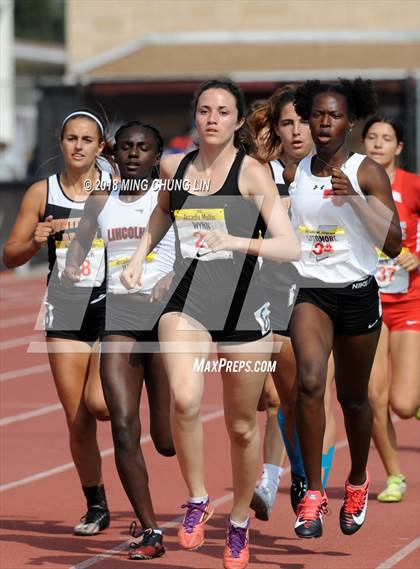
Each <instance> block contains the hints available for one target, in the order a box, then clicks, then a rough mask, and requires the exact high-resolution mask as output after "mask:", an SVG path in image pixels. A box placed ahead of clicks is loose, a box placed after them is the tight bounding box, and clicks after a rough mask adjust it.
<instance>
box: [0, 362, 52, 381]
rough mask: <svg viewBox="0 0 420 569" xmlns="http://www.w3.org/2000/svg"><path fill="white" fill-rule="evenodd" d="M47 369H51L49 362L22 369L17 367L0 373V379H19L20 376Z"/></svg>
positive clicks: (42, 371)
mask: <svg viewBox="0 0 420 569" xmlns="http://www.w3.org/2000/svg"><path fill="white" fill-rule="evenodd" d="M46 371H50V366H49V364H40V365H38V366H31V367H23V368H21V369H15V370H13V371H5V372H3V373H0V381H8V380H9V379H17V378H19V377H25V376H27V375H36V374H38V373H45V372H46Z"/></svg>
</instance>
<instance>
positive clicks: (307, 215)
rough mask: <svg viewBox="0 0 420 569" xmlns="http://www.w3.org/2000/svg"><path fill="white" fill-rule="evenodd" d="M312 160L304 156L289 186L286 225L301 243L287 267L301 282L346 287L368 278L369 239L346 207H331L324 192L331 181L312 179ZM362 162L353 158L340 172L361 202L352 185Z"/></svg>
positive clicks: (371, 263)
mask: <svg viewBox="0 0 420 569" xmlns="http://www.w3.org/2000/svg"><path fill="white" fill-rule="evenodd" d="M312 158H313V156H307V157H306V158H304V159H303V160H302V161H301V162H300V163H299V165H298V167H297V170H296V175H295V179H294V181H293V183H292V184H291V185H290V187H289V193H290V197H291V214H292V225H293V227H294V228H295V231H296V233H297V235H298V237H299V239H300V243H301V259H300V260H299V261H295V262H294V263H293V264H294V265H295V267H296V268H297V270H298V271H299V273H300V274H301V275H302V276H303V277H308V278H316V279H319V280H321V281H323V282H325V283H330V284H332V285H334V284H343V283H352V282H355V281H358V280H360V279H363V278H364V277H366V276H367V275H372V274H374V273H375V270H376V264H377V255H376V252H375V247H374V242H373V239H372V237H371V236H370V234H369V233H368V231H367V230H366V229H365V227H364V225H363V223H362V221H361V219H360V218H359V216H358V215H357V214H356V213H355V211H354V210H353V208H352V206H351V205H350V203H343V204H342V205H334V204H333V203H332V200H331V196H330V195H329V192H328V190H330V191H331V188H332V186H331V176H327V177H320V176H314V175H313V174H312V172H311V163H312ZM364 159H365V156H364V155H363V154H357V153H356V154H353V155H352V156H350V158H348V159H347V161H346V162H345V163H344V164H343V165H342V166H341V170H342V171H343V172H344V173H345V174H346V176H347V177H348V178H349V180H350V182H351V185H352V186H353V188H354V190H355V191H356V192H357V194H358V195H359V196H360V197H362V198H363V199H364V200H366V197H365V196H364V195H363V192H362V190H361V189H360V186H359V182H358V180H357V172H358V169H359V166H360V164H361V163H362V162H363V160H364ZM350 199H352V198H350ZM353 199H356V197H355V198H353Z"/></svg>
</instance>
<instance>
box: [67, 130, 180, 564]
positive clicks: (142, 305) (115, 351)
mask: <svg viewBox="0 0 420 569" xmlns="http://www.w3.org/2000/svg"><path fill="white" fill-rule="evenodd" d="M162 150H163V139H162V137H161V135H160V133H159V131H158V130H157V129H155V128H154V127H153V126H150V125H144V124H142V123H140V122H138V121H133V122H129V123H126V124H124V125H123V126H121V127H120V128H119V130H118V131H117V132H116V134H115V148H114V156H115V161H116V163H117V166H118V168H119V171H120V174H121V180H120V181H115V180H114V183H113V185H112V186H111V187H109V186H108V187H104V188H102V189H101V190H99V191H98V192H95V193H94V194H93V195H92V196H91V198H90V200H89V201H88V203H87V205H86V209H85V212H84V215H83V218H82V220H81V222H80V226H79V231H78V232H77V234H76V237H75V239H74V240H73V243H72V246H71V248H70V251H69V254H68V256H67V265H66V270H65V272H64V279H65V280H66V281H67V282H69V283H72V282H77V280H78V279H79V278H80V271H79V269H78V267H79V266H80V264H81V263H82V261H83V259H84V255H85V252H86V251H87V250H88V248H89V247H90V243H91V240H92V235H93V234H94V233H95V232H96V230H97V229H98V227H99V229H100V231H101V234H102V236H103V238H104V241H105V245H106V255H107V298H106V302H107V304H106V323H105V332H104V334H102V338H101V379H102V384H103V388H104V394H105V398H106V401H107V404H108V408H109V412H110V415H111V424H112V436H113V440H114V447H115V461H116V465H117V469H118V472H119V475H120V478H121V482H122V484H123V486H124V489H125V491H126V493H127V496H128V498H129V500H130V502H131V504H132V506H133V509H134V511H135V513H136V515H137V517H138V519H139V521H140V524H141V526H142V530H143V532H142V534H140V535H136V522H133V524H132V525H131V528H130V530H131V534H132V535H133V537H136V538H138V537H141V540H140V541H138V542H134V543H133V546H134V547H132V549H131V551H130V553H129V557H130V559H153V558H155V557H160V556H162V555H163V554H164V552H165V549H164V547H163V537H162V532H161V531H160V530H159V528H158V525H157V521H156V517H155V513H154V511H153V505H152V500H151V496H150V491H149V484H148V474H147V469H146V464H145V462H144V458H143V453H142V451H141V446H140V437H141V425H140V418H139V405H140V396H141V391H142V387H143V382H144V383H145V385H146V389H147V394H148V399H149V409H150V433H151V436H152V439H153V442H154V444H155V447H156V449H157V450H158V451H159V452H160V453H161V454H163V455H164V456H172V455H173V454H174V452H175V451H174V449H173V444H172V438H171V433H170V424H169V388H168V380H167V377H166V373H165V370H164V367H163V363H162V359H161V355H160V354H159V353H158V350H156V349H155V350H154V353H148V351H149V347H152V348H153V346H151V344H150V343H152V342H154V343H156V342H157V340H158V338H157V326H155V324H156V323H157V320H158V317H159V315H160V312H161V310H162V308H163V306H164V305H163V304H162V303H161V302H160V296H162V293H165V292H167V288H168V286H169V284H170V281H171V272H172V266H173V261H174V257H175V247H174V234H173V229H172V228H170V229H169V231H168V233H167V234H166V235H165V237H164V238H163V239H162V241H161V242H160V243H159V244H158V246H157V247H156V249H155V250H154V251H153V252H152V253H151V254H150V255H149V256H148V258H147V260H146V263H145V268H144V271H143V273H142V275H141V282H139V283H137V286H136V287H135V288H134V289H133V290H132V291H130V293H129V292H128V291H127V289H126V288H125V287H123V285H122V284H121V281H120V274H121V272H122V270H123V269H124V268H125V267H126V266H127V264H128V261H129V259H130V258H131V256H132V255H133V253H134V251H135V249H136V247H137V245H138V244H139V242H140V239H141V237H142V235H143V233H144V231H145V229H146V227H147V224H148V222H149V218H150V216H151V214H152V212H153V210H154V208H155V206H156V204H157V200H158V190H159V185H160V181H159V180H158V179H156V174H157V172H158V170H157V167H158V164H159V161H160V156H161V154H162ZM152 300H153V302H151V301H152Z"/></svg>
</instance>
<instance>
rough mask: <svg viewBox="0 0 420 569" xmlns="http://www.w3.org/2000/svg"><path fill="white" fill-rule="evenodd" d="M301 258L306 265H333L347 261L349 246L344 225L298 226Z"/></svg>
mask: <svg viewBox="0 0 420 569" xmlns="http://www.w3.org/2000/svg"><path fill="white" fill-rule="evenodd" d="M299 237H300V244H301V250H302V260H303V261H304V262H305V263H307V264H308V265H316V264H318V263H322V264H323V265H335V264H336V263H343V262H344V261H347V259H348V258H349V256H350V248H349V244H348V241H347V239H346V233H345V230H344V227H340V226H336V225H323V226H321V227H319V228H318V229H312V228H310V227H305V226H304V225H300V226H299Z"/></svg>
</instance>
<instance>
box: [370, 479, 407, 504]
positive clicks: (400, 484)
mask: <svg viewBox="0 0 420 569" xmlns="http://www.w3.org/2000/svg"><path fill="white" fill-rule="evenodd" d="M406 490H407V484H406V481H405V478H404V475H403V474H398V475H393V476H388V479H387V481H386V488H385V490H382V492H381V493H380V494H378V496H377V498H376V499H377V500H378V502H401V500H402V499H403V498H404V494H405V491H406Z"/></svg>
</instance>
